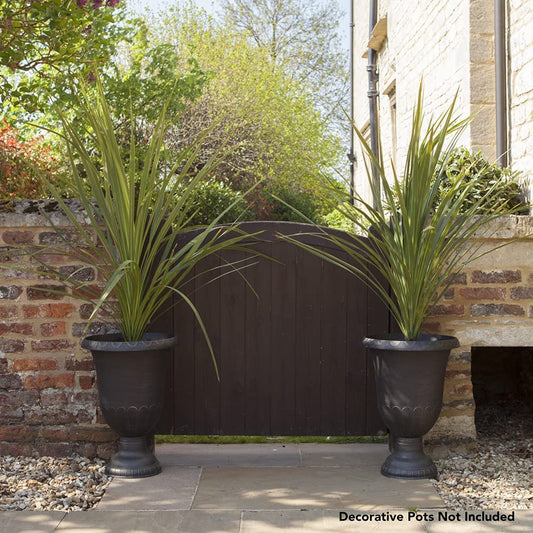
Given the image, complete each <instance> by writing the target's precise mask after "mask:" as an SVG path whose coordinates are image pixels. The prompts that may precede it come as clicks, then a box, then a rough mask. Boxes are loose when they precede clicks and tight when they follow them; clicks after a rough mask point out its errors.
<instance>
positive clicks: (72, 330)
mask: <svg viewBox="0 0 533 533" xmlns="http://www.w3.org/2000/svg"><path fill="white" fill-rule="evenodd" d="M45 205H50V204H45ZM35 211H36V207H35V203H33V202H22V203H17V204H16V205H15V208H14V211H13V212H11V213H5V212H1V211H0V261H1V264H0V266H2V267H5V268H0V454H14V455H17V454H21V455H30V454H32V453H34V452H37V453H41V454H49V455H67V454H70V453H74V452H77V453H81V454H82V455H86V456H92V455H100V456H102V457H108V456H109V455H110V454H111V453H112V452H113V450H114V449H115V442H116V435H115V434H114V433H113V432H112V431H111V430H110V429H109V428H108V426H107V425H106V424H105V422H104V420H103V418H102V416H101V414H100V412H99V410H98V407H97V404H98V399H97V391H96V387H95V372H94V368H93V363H92V358H91V356H90V355H89V353H88V352H86V351H84V350H82V349H81V348H80V346H79V341H80V337H81V335H82V333H83V330H84V328H85V325H86V321H87V318H88V316H89V314H90V312H91V308H90V307H89V306H87V304H85V303H83V302H82V301H80V300H77V299H74V298H71V297H66V296H62V295H59V294H56V293H54V292H52V291H53V290H55V289H56V288H57V284H56V283H54V282H53V281H52V280H50V279H47V278H46V276H43V275H42V274H39V273H31V272H28V271H23V270H21V269H20V268H17V264H16V263H15V261H13V259H10V257H11V251H12V250H13V247H14V245H17V244H24V245H32V244H46V243H51V242H53V241H54V238H55V234H53V233H52V232H51V231H50V226H49V224H48V221H47V219H46V217H43V216H41V215H39V214H38V213H36V212H35ZM51 216H52V217H53V221H54V224H56V225H59V226H61V225H63V226H67V227H65V229H66V230H68V224H67V221H66V220H65V219H62V218H61V217H60V216H59V215H58V213H57V212H55V211H53V210H52V211H51ZM80 216H81V214H80ZM71 235H72V234H71ZM524 235H530V237H529V238H527V239H523V240H521V241H518V242H516V243H513V244H511V245H509V246H506V247H504V248H502V249H501V250H499V251H496V252H494V253H492V254H490V255H487V256H485V257H483V258H481V259H479V260H478V261H476V262H475V263H473V264H471V265H469V266H468V267H467V268H466V269H465V270H464V272H462V273H461V274H460V275H458V276H457V277H456V278H455V282H454V284H453V285H452V286H451V287H450V290H449V291H448V293H447V294H446V298H445V299H444V300H443V301H442V302H441V303H440V304H439V305H438V306H437V307H436V309H435V311H434V313H433V316H432V317H431V318H430V319H429V320H428V322H427V324H426V329H427V330H428V331H432V332H438V333H443V334H451V335H456V336H457V337H458V338H459V340H460V341H461V348H460V349H458V350H456V351H455V352H454V353H453V354H452V356H451V358H450V361H449V365H448V370H447V378H446V384H445V393H444V407H443V411H442V415H441V417H440V419H439V421H438V422H437V424H436V426H435V428H434V430H433V431H432V433H431V434H430V435H429V436H428V439H429V442H430V443H432V444H443V443H444V444H446V443H448V442H450V443H453V445H454V446H457V445H461V444H466V445H471V444H472V443H473V442H474V441H475V427H474V409H475V405H474V400H473V396H472V380H471V370H470V366H471V356H470V350H471V347H472V346H531V345H532V343H533V237H531V235H533V217H509V218H508V219H507V220H506V224H505V226H504V227H502V228H499V229H498V231H497V233H495V234H494V235H493V237H492V239H491V242H490V244H491V245H492V244H501V243H504V242H505V241H506V240H509V239H514V238H516V237H518V236H524ZM73 237H74V236H73ZM480 244H481V245H483V246H486V245H487V243H486V242H485V241H480ZM48 259H50V257H49V258H48ZM55 261H56V262H57V263H56V264H57V266H59V267H60V268H64V269H66V271H69V272H71V271H76V272H77V275H79V276H80V277H81V278H80V279H82V280H83V281H85V282H86V283H88V284H89V285H91V286H95V288H98V280H97V279H95V277H96V275H95V271H94V269H93V268H92V267H90V266H88V267H86V268H83V269H81V270H79V269H78V267H79V266H80V265H73V264H72V263H71V262H69V261H68V260H67V259H66V258H65V257H63V256H58V257H55ZM105 327H106V326H105V325H104V324H99V323H96V324H94V326H93V327H92V330H91V332H96V331H102V330H103V331H105Z"/></svg>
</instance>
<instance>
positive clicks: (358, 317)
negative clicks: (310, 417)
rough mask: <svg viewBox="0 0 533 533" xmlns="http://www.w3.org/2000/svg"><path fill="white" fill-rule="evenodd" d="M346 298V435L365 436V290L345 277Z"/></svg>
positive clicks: (358, 282) (361, 285)
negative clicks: (363, 343)
mask: <svg viewBox="0 0 533 533" xmlns="http://www.w3.org/2000/svg"><path fill="white" fill-rule="evenodd" d="M346 295H347V306H346V324H347V326H346V345H347V364H346V433H347V435H368V433H367V427H366V416H367V356H366V350H365V348H364V347H363V345H362V341H363V338H364V337H365V336H366V332H367V296H368V291H367V289H366V286H365V285H364V284H363V283H362V282H361V281H360V280H358V279H357V278H356V277H355V276H352V275H349V274H348V275H347V283H346Z"/></svg>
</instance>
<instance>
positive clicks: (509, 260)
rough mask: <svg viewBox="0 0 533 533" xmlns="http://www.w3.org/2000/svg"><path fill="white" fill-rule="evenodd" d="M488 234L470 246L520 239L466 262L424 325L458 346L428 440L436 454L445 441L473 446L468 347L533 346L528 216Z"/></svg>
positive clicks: (531, 221) (532, 225)
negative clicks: (459, 344)
mask: <svg viewBox="0 0 533 533" xmlns="http://www.w3.org/2000/svg"><path fill="white" fill-rule="evenodd" d="M490 233H492V235H491V238H490V239H483V238H478V239H477V241H476V242H475V244H476V245H479V246H480V247H481V248H480V251H484V250H486V249H488V248H489V247H494V246H498V245H500V244H504V243H505V242H506V241H509V240H511V239H516V238H520V240H518V241H516V242H513V243H512V244H509V245H507V246H504V247H503V248H500V249H498V250H496V251H494V252H491V253H489V254H487V255H485V256H483V257H481V258H479V259H478V260H476V261H475V262H473V263H471V264H469V265H468V266H467V267H466V268H465V269H464V270H463V272H462V273H461V275H460V276H457V277H456V278H455V279H454V280H453V283H452V285H451V286H450V288H449V289H448V291H447V292H446V295H445V297H444V299H443V300H442V301H441V303H440V304H439V305H438V306H436V308H435V309H434V310H433V313H432V316H431V317H430V319H429V320H428V321H427V323H426V325H425V329H426V331H428V332H433V333H440V334H444V335H454V336H456V337H458V338H459V341H460V342H461V347H460V348H458V349H457V350H455V351H454V352H452V354H451V357H450V360H449V363H448V369H447V374H446V383H445V389H444V406H443V409H442V413H441V416H440V419H439V421H438V422H437V424H436V425H435V427H434V428H433V430H432V431H431V432H430V434H429V435H428V436H427V442H428V443H429V444H430V445H433V448H434V450H435V446H434V445H437V444H438V445H439V447H440V449H439V450H438V451H439V452H441V453H445V452H446V449H445V448H444V447H443V446H442V445H443V444H446V443H447V444H449V445H450V446H451V447H452V448H454V447H457V446H469V445H472V444H473V443H474V442H475V438H476V429H475V425H474V413H475V402H474V398H473V392H472V378H471V348H472V346H493V347H498V346H511V347H520V346H526V347H531V346H533V217H516V216H515V217H508V219H506V221H505V223H504V224H503V225H501V226H494V227H493V228H491V229H490V231H489V232H488V234H490Z"/></svg>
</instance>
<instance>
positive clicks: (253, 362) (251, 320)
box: [245, 242, 272, 435]
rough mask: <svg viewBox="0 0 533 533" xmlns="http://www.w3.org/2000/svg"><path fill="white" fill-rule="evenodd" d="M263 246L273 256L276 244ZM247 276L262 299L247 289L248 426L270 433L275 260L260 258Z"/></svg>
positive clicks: (255, 431) (253, 430) (256, 431)
mask: <svg viewBox="0 0 533 533" xmlns="http://www.w3.org/2000/svg"><path fill="white" fill-rule="evenodd" d="M259 249H260V250H261V251H262V252H263V253H265V254H266V255H268V256H270V255H271V249H272V244H271V243H270V242H266V243H264V244H261V246H260V247H259ZM247 278H248V281H249V282H250V284H251V285H252V287H253V288H254V290H255V291H256V293H257V295H258V298H257V297H256V295H254V294H253V293H252V291H251V290H247V291H246V333H247V334H246V341H245V346H246V388H245V405H246V423H245V424H246V425H245V428H246V434H247V435H270V397H271V390H270V386H271V381H272V380H271V369H270V356H271V339H272V333H271V299H272V298H271V296H272V294H271V288H272V263H271V262H270V261H269V260H266V259H263V258H258V264H257V265H254V266H252V267H250V268H249V269H247Z"/></svg>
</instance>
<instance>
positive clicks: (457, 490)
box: [434, 403, 533, 510]
mask: <svg viewBox="0 0 533 533" xmlns="http://www.w3.org/2000/svg"><path fill="white" fill-rule="evenodd" d="M476 428H477V431H478V446H477V450H476V452H475V453H471V454H468V455H466V454H464V455H453V456H450V457H447V458H446V459H442V460H440V461H435V462H436V464H437V468H438V470H439V480H438V481H434V486H435V488H436V489H437V491H438V493H439V494H440V496H441V498H442V499H443V500H444V502H445V504H446V506H447V507H448V508H449V509H457V510H461V509H464V510H476V509H480V510H519V509H533V476H532V473H533V417H532V416H531V410H529V409H526V408H525V406H524V405H523V404H522V405H520V404H516V403H515V404H509V403H507V404H505V405H501V406H497V405H492V406H490V407H487V408H485V409H478V412H477V414H476Z"/></svg>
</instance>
